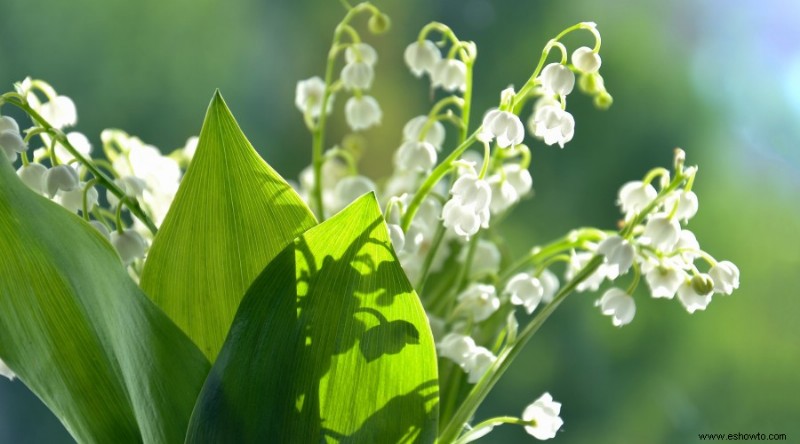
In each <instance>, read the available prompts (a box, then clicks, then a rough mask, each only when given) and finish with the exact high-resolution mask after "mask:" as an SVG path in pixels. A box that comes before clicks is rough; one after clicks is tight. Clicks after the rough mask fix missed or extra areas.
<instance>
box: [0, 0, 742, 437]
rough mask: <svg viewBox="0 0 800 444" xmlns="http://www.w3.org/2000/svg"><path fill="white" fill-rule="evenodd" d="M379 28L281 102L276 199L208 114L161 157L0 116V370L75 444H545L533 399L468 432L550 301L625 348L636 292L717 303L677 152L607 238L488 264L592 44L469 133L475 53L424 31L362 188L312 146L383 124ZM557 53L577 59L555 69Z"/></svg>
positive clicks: (219, 107) (351, 172)
mask: <svg viewBox="0 0 800 444" xmlns="http://www.w3.org/2000/svg"><path fill="white" fill-rule="evenodd" d="M359 18H366V19H367V20H368V21H367V29H368V31H369V32H368V33H365V32H363V31H362V30H360V29H359V27H357V26H356V25H355V23H356V22H357V19H359ZM388 27H389V18H388V17H387V16H386V15H385V14H384V13H383V12H381V11H380V10H378V8H377V7H375V6H374V5H372V4H370V3H361V4H359V5H357V6H353V7H350V6H346V15H345V17H344V19H343V20H342V21H341V22H340V23H339V24H338V25H337V26H336V28H335V31H334V34H333V43H332V45H331V48H330V51H329V53H328V55H327V65H326V67H325V69H324V75H323V76H321V77H316V76H315V77H311V78H308V79H306V80H301V81H299V82H298V83H297V90H296V100H295V104H294V105H295V106H296V107H297V109H298V110H299V111H300V116H302V118H303V119H304V122H305V124H306V126H307V127H308V130H309V131H310V133H311V134H310V135H311V137H310V144H311V152H312V164H311V165H310V166H309V167H308V168H307V169H306V170H304V171H303V172H302V174H301V176H300V178H299V181H298V182H297V183H293V182H291V181H286V180H284V179H283V178H282V177H281V176H280V175H279V174H278V173H276V172H275V171H274V170H273V169H272V168H271V167H270V166H269V165H267V164H266V163H265V162H264V161H263V160H262V159H261V158H260V157H259V156H258V154H257V153H256V151H255V150H254V149H253V148H252V146H251V145H250V143H249V142H248V141H247V139H246V138H245V136H244V134H242V132H241V130H240V129H239V127H238V125H237V124H236V121H235V120H234V118H233V116H232V114H231V113H230V111H229V110H228V108H227V107H226V105H225V103H224V102H223V100H222V98H221V97H220V95H219V94H216V95H215V96H214V98H213V99H212V101H211V104H210V106H209V108H208V113H207V116H206V119H205V122H204V124H203V127H202V130H201V132H200V136H199V139H198V138H190V139H189V140H188V141H187V143H186V146H185V147H182V148H180V149H178V150H175V151H173V152H172V153H171V154H169V155H163V154H162V153H161V151H160V150H158V149H157V148H155V147H154V146H151V145H149V144H147V143H145V142H143V141H142V140H140V139H138V138H136V137H134V136H131V135H128V134H126V133H125V132H123V131H120V130H114V129H109V130H105V131H103V132H102V134H100V138H99V142H98V141H92V140H90V138H89V137H86V136H85V135H83V134H81V133H79V132H76V131H73V130H72V128H73V127H74V126H75V125H76V124H77V113H76V107H75V105H74V104H73V102H72V100H71V99H69V98H68V97H66V96H64V95H60V94H59V93H57V92H56V91H55V90H54V89H53V87H51V86H50V85H49V84H47V83H45V82H44V81H42V80H33V79H30V78H28V79H25V80H23V81H21V82H20V83H18V84H16V85H15V90H14V91H11V92H8V93H5V94H3V95H2V96H0V105H2V112H3V113H4V114H3V115H2V116H1V117H0V148H2V149H0V152H2V154H0V233H2V235H0V252H2V253H1V254H2V255H1V256H0V358H1V359H2V361H0V373H2V374H3V375H5V376H7V377H9V378H12V379H13V378H15V377H19V378H20V379H21V380H22V381H23V382H24V383H25V384H26V385H27V386H28V387H29V388H30V389H31V390H32V391H33V392H34V393H36V394H37V395H38V396H39V397H40V398H41V399H42V401H43V402H44V403H45V404H46V405H47V406H48V407H49V408H50V409H52V410H53V412H54V413H55V415H56V416H57V417H58V418H59V419H60V420H61V421H62V422H63V424H64V426H65V427H66V428H67V429H68V430H69V432H70V433H71V434H72V436H73V437H74V438H75V439H76V440H78V441H79V442H98V443H110V442H114V443H124V442H147V443H176V442H184V441H185V442H266V441H269V442H292V443H294V442H314V443H317V442H364V443H378V442H380V443H389V442H435V441H438V442H442V443H454V442H456V443H464V442H469V441H473V440H476V439H478V438H480V437H482V436H484V435H486V434H487V433H489V432H490V431H491V430H492V428H493V427H496V426H498V425H500V424H515V425H517V426H520V427H523V428H524V430H526V431H527V432H528V433H529V434H530V435H532V436H533V437H535V438H536V439H540V440H546V439H549V438H553V437H554V436H556V434H557V433H558V432H559V430H560V429H561V427H562V424H564V422H565V421H569V418H562V417H561V412H560V408H561V404H560V403H559V402H558V401H556V400H555V399H554V398H553V396H551V395H550V394H549V393H547V392H546V391H545V390H542V392H543V394H542V395H541V397H539V398H538V399H536V400H533V402H532V403H531V404H530V405H529V406H527V407H526V408H524V409H522V408H520V407H519V406H517V407H514V410H515V411H519V412H520V413H521V414H520V416H505V417H497V418H475V417H474V414H475V412H476V409H477V407H478V405H479V404H480V403H481V402H482V401H483V400H484V398H486V396H487V394H488V393H489V392H490V391H491V390H492V388H493V387H494V385H495V384H496V383H497V381H498V380H499V379H500V377H501V376H502V375H503V373H504V372H505V370H506V369H507V368H508V367H509V365H511V363H512V362H513V360H514V358H515V357H516V356H517V355H519V353H520V352H521V350H522V349H523V347H524V346H525V344H526V343H527V342H528V341H529V340H530V339H531V337H532V336H533V335H534V334H535V333H536V331H537V330H538V329H539V327H541V325H542V324H543V323H544V321H545V320H546V319H547V318H548V317H549V316H550V314H551V313H552V312H553V311H554V310H555V309H556V308H557V307H558V306H559V304H560V303H561V302H562V301H563V300H564V298H566V297H567V296H568V295H569V294H570V293H572V292H585V291H589V292H600V293H598V295H599V296H598V297H597V301H596V304H595V305H597V306H598V307H599V311H600V312H601V313H602V314H603V315H607V316H609V317H610V321H611V322H612V323H613V324H614V325H616V326H623V325H626V324H628V323H630V322H632V321H633V320H634V317H635V313H636V298H635V297H634V292H635V290H636V289H637V287H638V286H639V285H640V284H641V283H642V282H644V284H645V285H646V286H647V288H648V289H649V293H650V294H651V295H652V297H655V298H664V299H673V298H675V296H676V295H677V300H678V303H680V304H682V305H683V306H684V307H685V308H686V310H687V311H688V312H689V313H694V312H695V311H697V310H705V309H706V307H707V306H708V305H709V303H710V302H711V300H712V298H713V297H714V295H715V294H720V295H728V294H730V293H731V292H732V291H733V290H734V289H735V288H737V287H738V285H739V271H738V269H737V268H736V266H735V265H734V264H732V263H731V262H728V261H717V260H716V259H715V258H713V257H712V256H711V255H710V254H708V253H706V252H705V251H703V250H702V249H701V248H700V245H699V244H698V241H697V239H696V238H695V236H694V234H692V232H691V231H689V230H688V229H687V228H686V224H687V222H688V221H689V220H690V219H691V218H692V217H693V216H694V215H695V213H696V212H697V210H698V197H697V196H696V195H695V193H694V192H693V191H692V184H693V182H694V179H695V175H696V174H697V171H698V170H697V167H695V166H688V165H687V164H686V161H685V154H684V152H683V151H681V150H676V152H675V161H674V164H673V165H672V170H671V171H669V170H667V169H664V168H655V169H653V170H652V171H650V172H649V173H648V174H647V175H645V176H644V177H643V178H641V180H634V181H630V182H627V183H625V184H624V185H622V187H621V188H620V192H619V199H618V201H617V204H618V205H619V207H620V209H621V212H622V218H621V222H620V223H619V225H618V226H617V227H616V229H601V228H580V229H575V230H571V231H568V232H567V233H566V234H565V235H564V236H563V237H561V238H559V239H556V240H554V241H552V242H550V243H544V244H541V245H537V246H532V247H531V249H530V252H529V253H528V254H526V255H524V256H523V257H520V258H509V257H504V255H503V254H501V251H503V250H502V249H501V248H499V245H500V244H502V243H503V242H504V240H503V237H502V235H501V234H502V233H501V232H500V231H498V230H496V228H497V224H498V221H499V220H501V219H502V218H503V217H504V216H505V215H506V214H507V213H508V212H509V211H511V209H512V208H513V207H514V206H515V205H517V204H518V203H519V202H521V201H522V200H523V199H524V198H526V197H527V196H528V195H529V194H530V192H531V187H532V179H531V173H530V170H529V167H530V160H531V150H530V149H529V148H528V146H527V145H525V144H524V143H523V142H525V141H526V138H527V141H528V142H529V143H531V144H535V146H537V147H538V146H541V148H537V149H555V148H554V147H555V146H558V148H565V147H566V146H567V145H568V144H569V142H570V140H571V139H572V137H573V134H574V132H575V131H580V125H577V124H576V122H575V120H574V118H573V116H572V115H571V114H570V113H569V111H568V106H567V104H568V98H569V97H570V95H571V94H575V90H579V91H580V92H582V93H585V94H588V95H589V96H591V97H592V98H593V100H594V103H595V105H596V106H597V108H600V109H605V108H608V107H609V106H610V105H611V102H612V99H611V96H610V94H609V93H608V92H607V91H606V89H605V86H604V81H603V77H602V76H601V75H600V68H601V57H600V54H599V51H600V46H601V42H600V34H599V32H598V30H597V28H596V26H595V24H594V23H579V24H577V25H574V26H571V27H568V28H566V29H565V30H564V31H563V32H561V33H560V34H558V35H557V36H556V37H555V38H553V39H552V40H550V41H549V42H548V43H547V44H546V45H545V47H544V51H543V52H542V54H541V57H540V58H539V59H538V63H536V64H535V67H534V69H533V72H532V73H531V76H530V78H528V79H527V80H525V81H524V82H523V83H521V84H520V86H519V88H514V87H509V88H507V89H506V90H504V91H502V92H500V93H499V94H498V98H499V101H498V103H497V106H496V107H494V108H491V109H488V110H478V111H479V112H478V113H476V112H475V111H476V110H473V109H472V101H471V98H472V94H473V82H472V72H473V66H474V64H475V62H476V60H477V59H478V51H477V48H476V45H475V44H474V43H473V42H469V41H462V40H460V39H459V38H458V37H457V36H456V35H455V34H454V33H453V31H452V30H451V29H450V28H448V27H447V26H445V25H443V24H441V23H431V24H429V25H427V26H425V27H424V28H423V29H422V30H421V31H420V33H419V36H418V38H417V39H416V40H415V41H413V42H411V43H410V44H409V45H408V47H407V48H406V50H405V53H404V59H405V64H406V65H407V67H408V69H409V70H410V73H411V74H412V75H414V76H416V77H418V78H420V83H421V85H420V88H422V89H425V88H430V89H431V90H432V91H434V94H433V95H432V96H431V97H432V104H431V106H430V109H428V110H422V111H420V112H419V113H418V115H412V116H409V117H411V118H410V120H409V121H408V123H407V124H406V125H405V127H404V129H403V132H402V134H400V135H398V136H399V137H398V140H397V141H396V142H395V143H396V146H397V150H396V151H395V154H394V159H393V162H394V171H393V173H392V175H391V176H390V177H388V178H385V179H383V180H381V181H373V180H372V179H370V178H367V177H365V176H363V175H360V174H359V173H358V161H359V154H360V153H361V150H362V148H363V146H362V145H363V143H362V142H361V141H360V140H361V139H359V138H358V137H355V136H353V135H348V136H346V137H345V138H344V140H342V141H340V142H339V143H335V142H334V141H331V140H329V137H327V136H328V131H327V129H328V126H329V124H330V122H331V121H332V120H335V119H342V117H343V118H344V121H345V122H346V124H347V125H348V126H349V128H350V129H352V132H353V133H354V134H357V133H358V132H361V131H364V130H368V129H369V128H371V127H373V126H375V125H379V124H381V121H382V113H381V106H380V102H379V100H378V99H377V98H376V97H373V96H372V95H371V94H370V88H371V87H372V85H373V84H374V83H375V82H376V81H380V79H376V78H375V66H376V64H378V63H380V58H379V56H378V53H377V52H376V50H375V49H374V48H373V47H372V46H370V44H369V43H368V41H365V40H369V39H371V38H372V36H371V35H370V34H382V33H383V32H384V31H386V30H387V29H388ZM570 33H583V34H584V35H585V38H586V40H587V42H590V43H589V44H588V46H580V47H576V48H568V47H566V46H565V45H564V44H563V43H562V42H561V40H562V38H563V37H564V36H566V35H567V34H570ZM534 62H535V61H534ZM576 83H577V85H576ZM342 103H343V105H344V106H343V111H344V113H343V116H340V114H339V110H340V109H341V108H342V106H341V104H342ZM286 106H287V107H288V106H291V105H290V104H286ZM13 109H16V110H15V111H13V113H12V114H11V115H17V116H18V118H17V119H14V118H12V117H11V116H10V115H9V114H8V113H7V111H8V110H13ZM14 113H16V114H14ZM447 126H450V127H451V130H450V131H448V130H447V128H446V127H447ZM548 147H550V148H548ZM567 149H568V148H567ZM184 171H185V174H184ZM642 278H644V279H642ZM601 287H604V289H602V290H601ZM517 409H518V410H517Z"/></svg>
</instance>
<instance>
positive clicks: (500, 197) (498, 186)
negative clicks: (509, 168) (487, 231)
mask: <svg viewBox="0 0 800 444" xmlns="http://www.w3.org/2000/svg"><path fill="white" fill-rule="evenodd" d="M487 182H488V183H489V187H490V188H491V190H492V203H491V204H490V205H489V210H490V211H491V213H492V214H500V213H502V212H503V211H505V210H507V209H508V208H510V207H511V206H512V205H514V204H515V203H517V201H519V195H518V194H517V190H515V189H514V186H513V185H511V184H510V183H509V182H508V180H506V179H504V178H503V177H502V176H501V175H499V174H494V175H492V176H491V177H489V180H488V181H487Z"/></svg>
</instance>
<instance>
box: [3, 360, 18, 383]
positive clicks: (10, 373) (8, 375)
mask: <svg viewBox="0 0 800 444" xmlns="http://www.w3.org/2000/svg"><path fill="white" fill-rule="evenodd" d="M0 376H5V377H6V378H8V380H9V381H13V380H14V378H16V377H17V375H16V374H14V372H13V371H12V370H11V369H10V368H8V366H7V365H6V363H5V362H3V360H2V359H0Z"/></svg>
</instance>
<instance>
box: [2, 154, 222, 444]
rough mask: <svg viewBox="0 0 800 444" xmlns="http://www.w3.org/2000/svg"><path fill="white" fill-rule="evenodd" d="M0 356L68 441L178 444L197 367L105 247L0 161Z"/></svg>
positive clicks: (199, 359)
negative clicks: (68, 435) (60, 426)
mask: <svg viewBox="0 0 800 444" xmlns="http://www.w3.org/2000/svg"><path fill="white" fill-rule="evenodd" d="M0 233H2V236H0V252H2V256H0V276H2V279H0V315H2V317H1V318H0V358H2V359H3V360H4V361H5V362H6V363H7V364H8V365H9V367H10V368H11V369H12V370H14V372H16V373H17V374H18V375H19V377H20V379H21V380H22V381H24V382H25V384H26V385H27V386H28V387H29V388H30V389H31V390H33V391H34V392H35V393H36V394H37V395H38V396H39V397H40V398H41V399H42V400H43V401H44V403H45V404H47V406H48V407H49V408H50V409H51V410H52V411H53V412H54V413H55V414H56V415H57V416H58V417H59V418H60V419H61V421H62V422H63V423H64V425H65V426H66V427H67V429H68V430H69V431H70V433H71V434H72V435H73V437H74V438H75V439H77V440H78V441H80V442H97V443H112V442H113V443H128V442H131V443H136V442H146V443H167V442H170V443H172V442H180V441H182V440H183V437H184V433H185V430H186V425H187V423H188V421H189V416H190V414H191V411H192V406H193V405H194V401H195V399H196V397H197V394H198V392H199V391H200V388H201V386H202V384H203V380H204V379H205V377H206V374H207V373H208V370H209V367H210V365H209V363H208V361H207V360H206V359H205V357H204V356H203V354H202V353H201V352H200V350H199V349H198V348H197V347H196V346H195V345H194V344H193V343H192V342H191V341H190V340H189V338H187V337H186V336H185V335H184V334H183V333H182V332H181V331H180V329H179V328H177V327H176V326H175V325H174V324H173V323H172V322H171V321H170V320H169V319H168V318H167V317H166V316H165V315H164V314H163V313H162V312H161V310H159V309H158V307H156V306H155V305H154V304H153V303H152V302H151V301H150V300H149V299H148V298H147V297H146V296H145V295H144V294H143V293H142V291H141V290H140V289H139V288H138V287H137V286H136V284H135V283H134V282H133V281H132V280H131V279H130V278H129V277H128V275H127V273H126V271H125V269H124V268H123V266H122V264H121V262H120V259H119V257H118V256H117V254H116V252H115V251H114V249H113V248H112V247H111V245H110V244H109V243H108V242H107V241H106V240H105V239H104V238H103V237H102V236H101V235H100V234H99V233H98V232H97V231H96V230H95V229H93V228H92V227H90V226H89V225H88V224H87V223H85V222H84V221H83V220H81V219H80V218H78V217H77V216H75V215H74V214H71V213H69V212H68V211H67V210H65V209H63V208H61V207H59V206H58V205H56V204H54V203H52V202H50V201H48V200H47V199H45V198H43V197H41V196H39V195H37V194H35V193H34V192H32V191H30V190H29V189H28V188H27V187H26V186H25V185H23V183H22V182H21V181H19V179H18V178H17V177H16V175H15V174H14V170H13V169H12V168H11V165H10V164H9V163H8V159H7V158H6V157H5V155H3V154H0Z"/></svg>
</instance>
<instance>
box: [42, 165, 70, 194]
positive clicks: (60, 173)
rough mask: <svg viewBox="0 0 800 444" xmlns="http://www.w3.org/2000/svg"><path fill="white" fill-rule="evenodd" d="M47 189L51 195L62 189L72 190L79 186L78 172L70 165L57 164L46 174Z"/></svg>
mask: <svg viewBox="0 0 800 444" xmlns="http://www.w3.org/2000/svg"><path fill="white" fill-rule="evenodd" d="M44 183H45V190H46V191H47V194H48V195H49V196H50V197H53V196H55V195H56V193H57V192H58V191H59V190H61V191H72V190H74V189H75V188H77V187H78V172H77V171H75V168H72V167H71V166H69V165H57V166H54V167H53V168H50V169H49V170H47V172H46V173H45V174H44Z"/></svg>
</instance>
